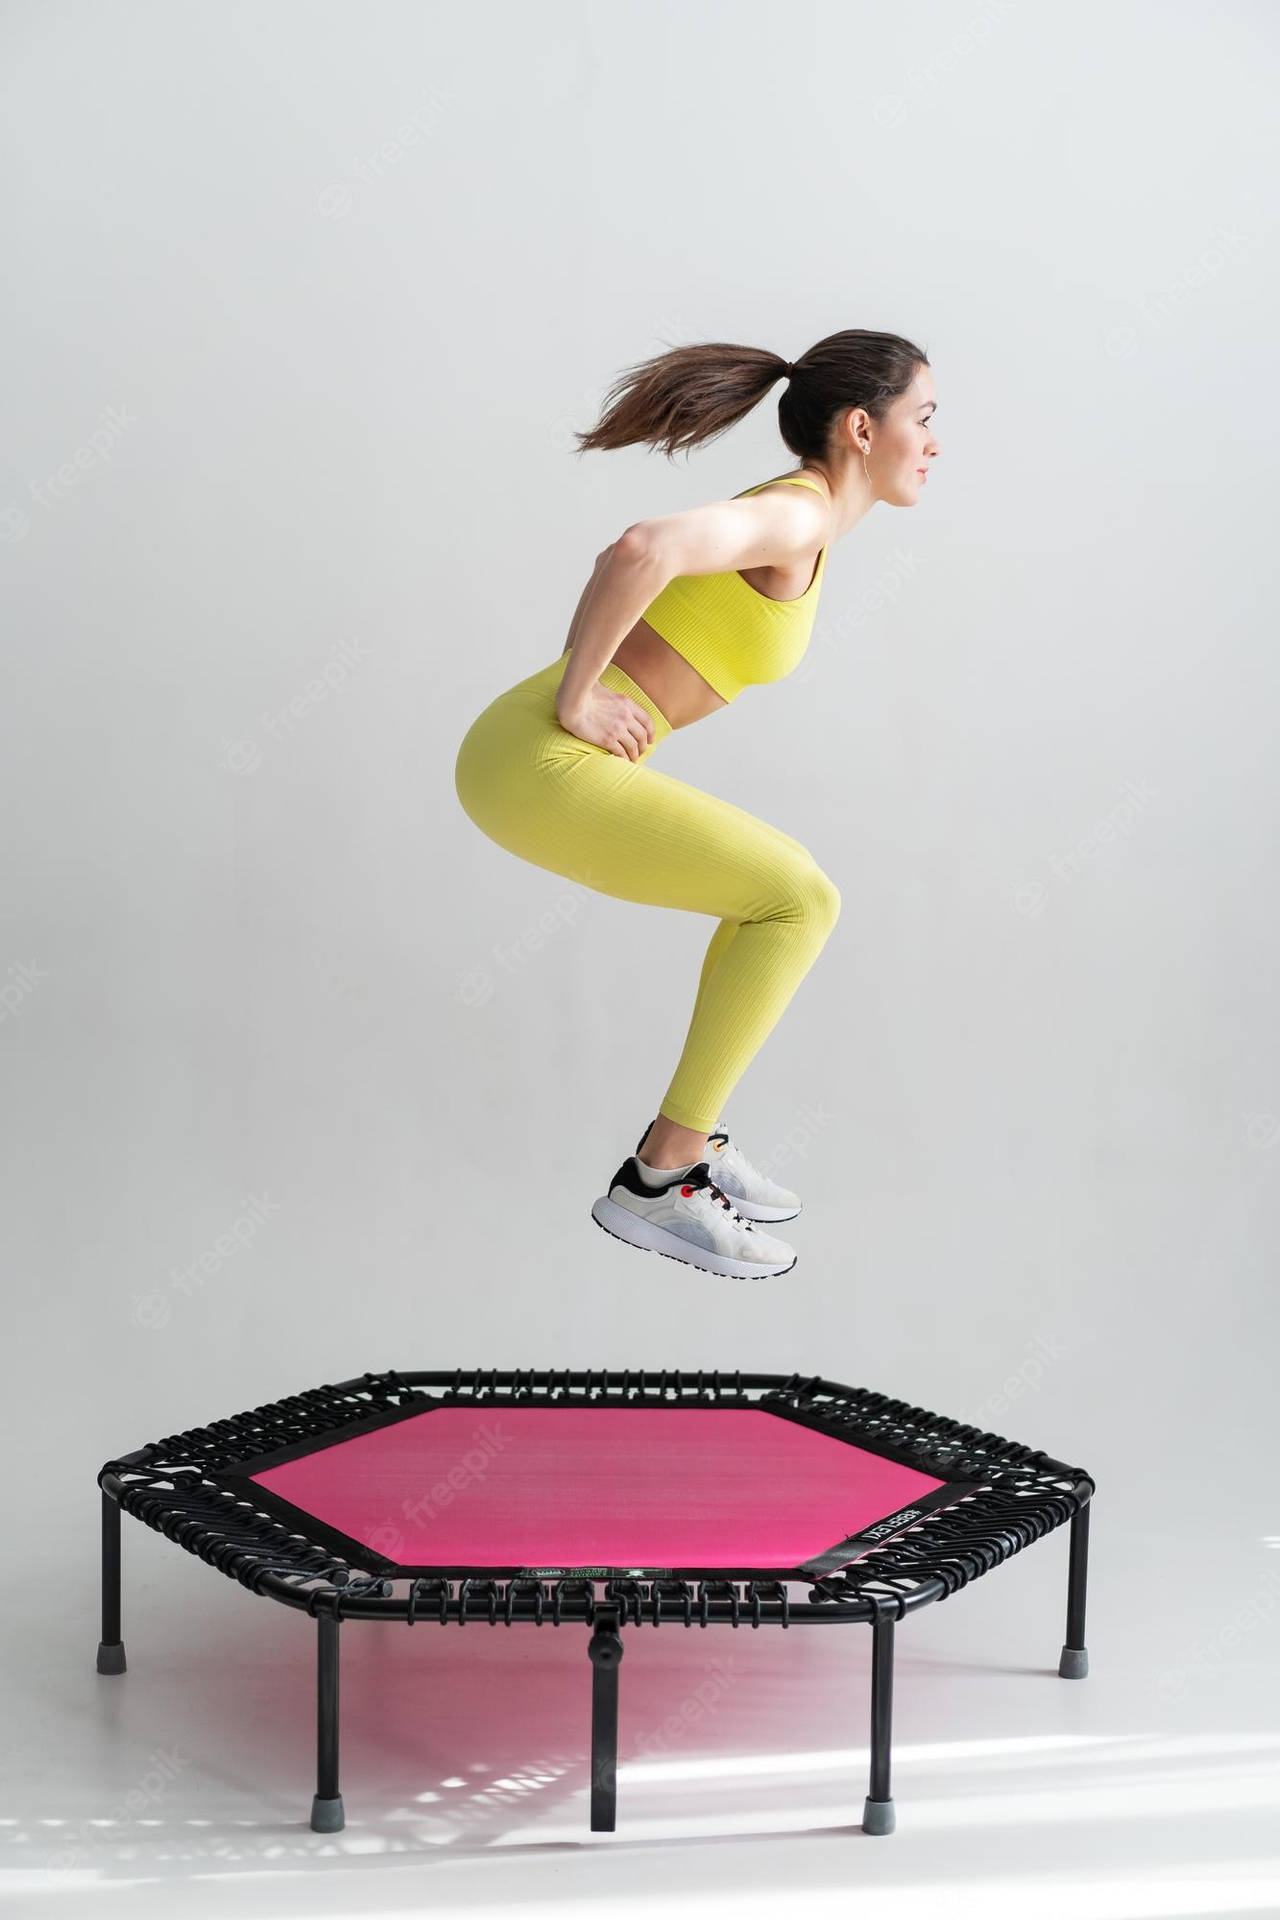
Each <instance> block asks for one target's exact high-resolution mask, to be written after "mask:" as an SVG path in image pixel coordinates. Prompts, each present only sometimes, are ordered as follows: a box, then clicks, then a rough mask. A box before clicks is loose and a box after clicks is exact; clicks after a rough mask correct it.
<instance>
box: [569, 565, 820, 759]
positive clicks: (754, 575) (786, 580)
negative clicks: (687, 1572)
mask: <svg viewBox="0 0 1280 1920" xmlns="http://www.w3.org/2000/svg"><path fill="white" fill-rule="evenodd" d="M816 566H817V561H816V560H813V561H810V562H809V563H808V565H807V567H806V569H805V572H804V576H803V578H799V577H798V570H797V572H796V573H788V572H786V571H785V570H783V569H780V568H778V567H748V568H747V569H746V570H745V571H744V572H743V573H742V578H743V579H744V580H745V581H746V583H747V585H748V586H749V587H752V588H754V590H755V591H756V592H757V593H758V594H760V595H762V596H763V598H764V599H766V600H793V599H796V598H798V597H799V595H801V594H802V593H804V592H805V590H806V588H807V587H808V586H809V583H810V581H811V580H812V579H813V575H814V569H815V567H816ZM765 581H768V583H769V588H770V591H768V592H766V590H765V586H764V582H765ZM561 651H562V652H563V653H568V651H569V649H568V646H565V647H563V648H562V649H561ZM613 658H614V660H615V661H616V662H617V664H618V665H619V666H620V667H621V668H622V671H623V672H624V673H625V674H626V675H627V677H628V679H630V680H634V681H635V683H636V685H637V686H638V687H639V688H640V689H641V691H642V692H644V693H647V694H648V696H649V698H650V699H651V700H652V701H653V704H654V706H655V707H656V708H657V709H658V712H659V713H661V714H663V715H665V717H666V719H667V720H668V721H669V722H670V723H671V728H672V731H673V732H674V731H675V729H676V728H678V727H687V726H689V725H690V723H691V722H692V721H694V720H705V718H706V717H707V715H708V714H709V713H714V712H715V710H716V708H717V707H727V706H728V704H729V702H728V701H727V700H725V699H723V698H722V696H721V695H720V694H718V693H717V692H716V690H715V688H714V687H712V686H709V685H708V684H707V682H706V681H705V680H704V679H703V677H702V675H701V674H700V673H699V672H698V670H697V668H696V667H691V666H690V665H689V662H688V661H687V660H686V659H685V658H684V656H683V654H679V653H677V652H676V650H675V648H674V647H673V646H671V645H670V643H669V642H668V641H666V640H664V639H663V637H662V635H661V634H660V633H656V632H655V631H654V629H653V628H652V627H651V626H650V625H649V622H648V621H647V620H644V619H641V620H637V621H636V623H635V625H634V627H632V629H631V631H630V633H627V634H624V635H623V637H622V641H621V643H620V644H619V646H618V647H617V649H616V650H615V652H614V654H613Z"/></svg>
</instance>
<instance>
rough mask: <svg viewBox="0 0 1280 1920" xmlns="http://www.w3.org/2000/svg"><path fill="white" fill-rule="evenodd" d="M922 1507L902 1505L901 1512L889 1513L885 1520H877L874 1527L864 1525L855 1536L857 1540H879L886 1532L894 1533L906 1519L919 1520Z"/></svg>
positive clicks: (922, 1510)
mask: <svg viewBox="0 0 1280 1920" xmlns="http://www.w3.org/2000/svg"><path fill="white" fill-rule="evenodd" d="M923 1512H924V1509H923V1508H922V1507H904V1508H903V1509H902V1512H901V1513H891V1514H890V1515H889V1518H888V1519H887V1520H877V1521H876V1523H875V1525H874V1527H864V1528H863V1529H862V1532H861V1533H860V1534H858V1535H857V1536H856V1538H857V1539H859V1540H879V1539H881V1538H882V1536H883V1535H884V1534H886V1533H895V1532H896V1531H897V1529H898V1528H899V1527H905V1525H906V1524H907V1521H908V1520H919V1519H920V1518H921V1517H922V1515H923Z"/></svg>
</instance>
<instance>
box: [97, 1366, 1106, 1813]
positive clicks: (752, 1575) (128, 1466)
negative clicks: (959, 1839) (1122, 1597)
mask: <svg viewBox="0 0 1280 1920" xmlns="http://www.w3.org/2000/svg"><path fill="white" fill-rule="evenodd" d="M432 1406H441V1407H446V1406H452V1407H457V1406H470V1407H476V1408H481V1409H485V1408H488V1409H497V1408H501V1407H538V1406H544V1407H545V1406H576V1407H580V1406H598V1407H603V1406H667V1407H670V1406H680V1407H713V1408H724V1407H748V1408H756V1409H762V1410H764V1411H767V1412H770V1413H775V1414H778V1415H779V1416H781V1417H783V1418H787V1419H793V1420H797V1421H799V1422H800V1423H801V1424H803V1425H805V1426H809V1427H812V1428H814V1429H816V1430H817V1431H819V1432H821V1433H824V1434H827V1435H829V1436H830V1437H831V1438H833V1439H837V1440H846V1441H851V1442H853V1443H854V1444H855V1445H859V1446H864V1447H867V1448H870V1449H871V1450H872V1451H874V1452H876V1453H879V1454H882V1455H884V1456H885V1457H887V1458H890V1459H894V1460H897V1461H899V1462H901V1463H903V1464H905V1465H908V1466H911V1467H915V1468H917V1469H918V1470H919V1471H921V1472H924V1473H927V1474H931V1475H933V1476H935V1477H936V1478H939V1479H942V1480H945V1481H946V1482H948V1487H947V1488H946V1489H939V1490H938V1492H937V1493H936V1494H934V1495H932V1496H930V1497H929V1498H928V1499H926V1500H923V1501H919V1502H916V1503H914V1505H913V1506H912V1507H911V1508H909V1509H903V1510H902V1511H901V1512H900V1513H899V1514H895V1515H890V1516H888V1517H887V1518H886V1520H884V1521H880V1522H877V1523H876V1525H875V1527H874V1528H872V1529H868V1530H866V1532H864V1533H863V1534H859V1535H854V1536H850V1538H849V1539H848V1540H846V1541H844V1542H841V1543H838V1544H837V1545H835V1546H833V1547H832V1548H831V1549H830V1550H829V1551H828V1552H825V1553H823V1554H820V1555H818V1556H816V1557H815V1558H814V1559H811V1560H810V1561H808V1562H806V1563H805V1564H804V1565H802V1566H798V1567H795V1568H787V1569H777V1568H772V1569H768V1570H766V1571H761V1570H759V1569H750V1568H744V1569H725V1568H714V1569H708V1568H696V1567H693V1568H688V1567H686V1568H672V1569H652V1570H646V1571H645V1572H644V1573H643V1574H641V1575H639V1576H637V1574H636V1570H634V1569H632V1570H630V1571H622V1570H617V1569H607V1568H592V1569H589V1570H586V1571H583V1570H574V1571H572V1572H566V1573H564V1574H562V1575H555V1576H552V1575H549V1574H546V1573H536V1574H535V1573H529V1572H524V1571H519V1570H514V1569H500V1570H494V1569H486V1570H485V1571H484V1572H483V1573H477V1572H474V1571H472V1572H467V1571H466V1570H464V1569H459V1568H446V1569H432V1570H431V1571H429V1572H418V1571H412V1570H410V1571H406V1570H405V1569H404V1568H403V1567H401V1566H399V1565H398V1563H397V1562H395V1561H394V1560H391V1559H388V1558H386V1557H385V1556H384V1555H382V1554H380V1553H377V1552H374V1551H372V1550H371V1549H370V1548H368V1547H366V1546H364V1545H363V1544H361V1543H359V1542H357V1541H354V1540H351V1539H349V1538H348V1537H347V1536H345V1535H343V1534H340V1533H337V1532H335V1531H334V1529H332V1528H331V1527H328V1526H327V1525H325V1524H324V1523H322V1522H320V1521H318V1520H317V1519H315V1518H314V1517H313V1516H310V1515H302V1514H301V1513H300V1511H299V1509H297V1508H295V1507H293V1506H292V1505H291V1504H290V1503H289V1502H287V1501H285V1500H282V1499H280V1498H278V1497H277V1496H276V1495H274V1494H271V1493H270V1492H268V1490H267V1489H265V1488H263V1487H261V1486H259V1485H257V1484H256V1483H255V1482H254V1481H253V1480H252V1479H251V1478H250V1475H251V1474H253V1473H254V1472H259V1471H262V1470H263V1469H264V1468H265V1467H267V1466H271V1465H276V1464H279V1463H280V1462H281V1461H283V1460H286V1459H296V1458H297V1457H299V1456H300V1455H301V1454H304V1453H308V1452H311V1451H314V1450H316V1449H318V1448H321V1447H324V1446H326V1445H331V1444H333V1443H334V1442H335V1441H336V1440H338V1439H344V1438H347V1437H349V1436H351V1435H353V1434H356V1433H360V1432H364V1431H368V1430H370V1429H371V1428H372V1427H376V1426H381V1425H385V1424H388V1423H389V1422H391V1421H394V1420H397V1419H402V1418H405V1417H407V1416H408V1415H410V1414H413V1413H419V1412H422V1411H424V1410H425V1409H426V1408H428V1407H432ZM98 1485H99V1487H100V1488H101V1490H102V1638H101V1641H100V1642H99V1645H98V1658H97V1670H98V1672H99V1673H100V1674H107V1675H111V1674H121V1673H123V1672H124V1671H125V1652H124V1643H123V1640H122V1638H121V1631H120V1571H121V1569H120V1513H121V1510H122V1509H124V1510H126V1511H127V1512H129V1513H131V1514H133V1515H134V1516H135V1518H137V1519H139V1520H142V1521H143V1522H144V1523H145V1524H146V1525H147V1526H149V1527H151V1528H153V1529H154V1530H155V1531H156V1532H159V1533H163V1534H164V1535H165V1536H166V1537H167V1538H168V1539H170V1540H174V1541H176V1542H177V1544H178V1545H179V1546H182V1547H184V1548H185V1549H186V1550H187V1552H188V1553H193V1554H197V1555H198V1556H199V1557H200V1558H201V1559H202V1560H205V1561H207V1562H208V1563H209V1564H210V1565H211V1566H215V1567H217V1568H218V1569H219V1571H220V1572H222V1573H225V1574H226V1575H227V1576H228V1578H230V1579H235V1580H238V1581H239V1582H240V1583H241V1585H242V1586H246V1587H248V1588H250V1589H251V1591H252V1592H254V1593H258V1594H262V1595H265V1596H266V1597H268V1598H270V1599H273V1600H278V1601H280V1602H281V1603H282V1604H284V1605H286V1606H290V1607H295V1608H299V1609H302V1610H305V1611H306V1612H307V1613H309V1614H311V1616H312V1617H313V1618H314V1619H315V1621H316V1625H317V1780H316V1792H315V1796H314V1798H313V1801H312V1808H311V1826H312V1828H313V1829H314V1830H315V1831H317V1832H325V1833H333V1832H337V1831H339V1830H340V1829H341V1828H342V1827H343V1825H344V1824H345V1814H344V1809H343V1802H342V1796H341V1794H340V1792H339V1787H338V1648H339V1627H340V1625H341V1623H342V1621H343V1620H351V1619H395V1620H404V1621H405V1622H406V1623H407V1624H408V1625H410V1626H413V1625H415V1624H417V1623H420V1622H426V1621H434V1622H437V1623H439V1624H441V1625H445V1624H447V1623H449V1622H450V1621H454V1622H456V1623H457V1624H458V1625H459V1626H463V1625H466V1624H467V1623H468V1622H470V1621H480V1622H485V1623H487V1624H488V1625H490V1626H498V1625H502V1626H513V1625H515V1624H516V1623H517V1622H532V1623H533V1624H534V1625H535V1626H546V1625H550V1626H561V1625H564V1624H567V1623H569V1622H577V1621H581V1622H582V1623H583V1624H585V1625H586V1626H588V1627H589V1628H590V1629H591V1633H590V1639H589V1642H588V1653H589V1656H590V1660H591V1666H592V1681H591V1776H590V1789H591V1803H590V1804H591V1814H590V1818H591V1829H592V1831H593V1832H612V1831H613V1830H614V1828H615V1825H616V1808H617V1793H616V1767H617V1738H618V1666H619V1663H620V1661H621V1659H622V1654H623V1629H624V1628H629V1627H639V1626H642V1625H646V1624H647V1625H651V1626H654V1627H657V1626H659V1625H662V1624H665V1623H668V1622H670V1623H672V1624H678V1625H682V1626H685V1627H690V1626H694V1625H697V1626H699V1627H706V1626H708V1625H710V1624H711V1623H712V1622H713V1621H714V1622H727V1623H728V1624H729V1625H730V1626H732V1627H739V1626H742V1625H744V1624H745V1625H750V1626H751V1627H753V1628H758V1627H760V1626H761V1625H769V1624H777V1625H780V1626H782V1627H789V1626H793V1625H800V1624H802V1623H805V1622H822V1621H860V1622H863V1623H869V1624H870V1626H871V1629H872V1650H871V1769H870V1773H871V1777H870V1783H869V1791H868V1794H867V1797H866V1800H865V1802H864V1807H863V1819H862V1828H863V1831H864V1832H866V1833H873V1834H887V1833H891V1832H892V1831H893V1829H894V1824H895V1811H894V1803H893V1798H892V1794H891V1790H890V1740H891V1715H892V1693H893V1651H894V1626H895V1624H896V1622H897V1621H898V1620H901V1619H903V1618H904V1617H905V1616H906V1615H907V1614H908V1613H913V1612H915V1611H916V1610H917V1609H918V1608H920V1607H922V1606H927V1605H929V1604H930V1603H931V1602H933V1601H937V1600H945V1599H949V1598H950V1596H951V1595H952V1594H953V1593H955V1592H957V1591H958V1589H959V1588H961V1587H963V1586H966V1585H968V1584H969V1582H971V1581H973V1580H976V1579H978V1578H980V1577H981V1576H982V1575H983V1574H984V1573H989V1572H990V1571H991V1570H992V1569H993V1568H994V1567H997V1566H999V1565H1001V1564H1002V1563H1003V1562H1004V1561H1006V1560H1008V1559H1011V1558H1012V1557H1013V1555H1014V1554H1015V1553H1019V1552H1021V1551H1022V1550H1023V1548H1024V1547H1027V1546H1030V1545H1031V1544H1032V1543H1033V1542H1034V1541H1036V1540H1038V1539H1041V1538H1042V1537H1043V1536H1044V1535H1045V1534H1047V1533H1050V1532H1052V1531H1053V1529H1054V1528H1056V1527H1059V1526H1062V1525H1063V1524H1064V1523H1066V1522H1067V1521H1070V1523H1071V1539H1070V1552H1069V1564H1068V1577H1067V1623H1066V1638H1065V1641H1064V1644H1063V1647H1062V1650H1061V1654H1060V1656H1059V1661H1058V1673H1059V1675H1061V1677H1063V1678H1064V1679H1083V1678H1084V1677H1085V1675H1086V1674H1087V1673H1088V1653H1087V1651H1086V1648H1085V1639H1084V1625H1085V1595H1086V1586H1087V1576H1088V1546H1089V1503H1090V1501H1091V1499H1092V1496H1093V1492H1094V1487H1095V1482H1094V1479H1093V1477H1092V1475H1090V1474H1088V1473H1086V1472H1085V1470H1084V1469H1083V1468H1081V1467H1071V1466H1066V1465H1064V1463H1063V1462H1062V1461H1060V1460H1055V1459H1052V1458H1050V1456H1049V1455H1048V1454H1045V1453H1042V1452H1037V1451H1033V1450H1032V1449H1031V1448H1028V1447H1025V1446H1023V1445H1021V1444H1020V1443H1019V1442H1017V1441H1014V1440H1009V1439H1006V1438H1005V1437H1004V1436H1003V1435H1000V1434H996V1433H986V1432H983V1431H982V1430H981V1429H979V1428H977V1427H973V1426H965V1425H962V1424H961V1423H959V1422H957V1421H954V1420H950V1419H947V1418H945V1417H944V1416H942V1415H940V1414H936V1413H932V1412H930V1411H928V1410H927V1409H925V1408H922V1407H914V1406H910V1405H908V1404H907V1403H906V1402H905V1401H901V1400H893V1399H890V1398H888V1397H887V1396H886V1395H884V1394H880V1393H875V1392H872V1391H870V1390H869V1389H867V1388H862V1387H849V1386H844V1385H842V1384H841V1383H840V1382H838V1381H831V1380H825V1379H823V1378H821V1377H820V1376H817V1375H814V1376H805V1375H800V1374H790V1375H787V1374H763V1373H742V1372H740V1371H739V1372H733V1373H724V1372H704V1371H697V1372H695V1371H688V1370H685V1371H641V1372H630V1371H628V1372H621V1373H618V1372H592V1371H587V1372H571V1371H563V1372H562V1371H558V1370H553V1371H524V1370H519V1369H517V1370H516V1371H514V1372H504V1371H500V1370H487V1369H486V1370H474V1371H472V1370H464V1369H457V1370H453V1371H443V1372H419V1373H398V1372H396V1371H395V1370H394V1369H392V1370H388V1371H386V1372H383V1373H365V1374H361V1375H360V1376H359V1377H357V1378H354V1379H351V1380H345V1381H342V1382H340V1383H339V1384H338V1385H336V1386H330V1385H326V1386H320V1387H313V1388H309V1389H307V1390H306V1391H305V1392H302V1393H298V1394H292V1395H290V1396H288V1397H287V1398H286V1399H283V1400H279V1401H273V1402H270V1403H269V1404H267V1405H265V1406H261V1407H255V1408H253V1409H251V1410H249V1411H247V1412H244V1413H239V1414H236V1415H234V1416H232V1417H231V1418H229V1419H225V1420H217V1421H214V1422H212V1423H211V1424H210V1425H209V1426H207V1427H195V1428H189V1429H187V1430H186V1431H185V1432H182V1433H177V1434H171V1435H170V1436H168V1438H166V1439H164V1440H158V1441H153V1442H151V1443H150V1444H149V1445H147V1446H145V1447H141V1448H139V1449H137V1451H136V1452H133V1453H129V1454H122V1455H120V1456H118V1457H117V1458H115V1459H112V1460H108V1461H107V1462H106V1464H105V1465H104V1466H103V1467H102V1468H101V1469H100V1471H99V1473H98ZM944 1502H945V1503H947V1504H943V1503H944ZM300 1521H305V1531H304V1530H303V1529H302V1527H301V1526H300V1524H299V1522H300ZM895 1523H896V1524H895ZM872 1534H875V1535H876V1538H874V1539H871V1538H870V1536H871V1535H872ZM850 1552H856V1554H857V1556H858V1557H856V1558H855V1559H853V1560H852V1561H851V1562H850V1561H849V1560H848V1554H849V1553H850ZM796 1585H799V1586H802V1587H804V1588H806V1589H807V1592H808V1597H807V1598H804V1599H799V1600H797V1599H794V1598H792V1596H791V1594H790V1592H789V1588H790V1587H792V1586H796Z"/></svg>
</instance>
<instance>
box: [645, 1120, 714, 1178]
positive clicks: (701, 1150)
mask: <svg viewBox="0 0 1280 1920" xmlns="http://www.w3.org/2000/svg"><path fill="white" fill-rule="evenodd" d="M707 1137H708V1135H707V1134H706V1133H698V1132H697V1131H696V1130H695V1129H694V1128H693V1127H682V1126H678V1125H677V1123H676V1122H675V1121H674V1120H668V1119H667V1118H666V1117H665V1115H663V1114H659V1115H658V1117H657V1118H656V1120H654V1122H653V1124H652V1126H651V1127H650V1128H649V1131H648V1134H647V1135H646V1137H645V1143H644V1146H643V1148H642V1149H641V1151H640V1153H639V1154H638V1155H637V1158H638V1159H640V1160H642V1161H643V1162H644V1164H645V1166H646V1167H691V1166H693V1165H694V1164H695V1163H696V1162H697V1161H699V1160H701V1159H702V1158H703V1157H704V1155H705V1153H706V1148H707Z"/></svg>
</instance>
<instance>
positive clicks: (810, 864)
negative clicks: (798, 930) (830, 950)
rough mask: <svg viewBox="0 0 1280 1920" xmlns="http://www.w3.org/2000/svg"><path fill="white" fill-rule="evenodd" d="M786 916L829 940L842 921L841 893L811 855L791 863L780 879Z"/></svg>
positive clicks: (779, 897)
mask: <svg viewBox="0 0 1280 1920" xmlns="http://www.w3.org/2000/svg"><path fill="white" fill-rule="evenodd" d="M779 882H780V883H779V888H778V900H779V906H780V907H781V910H782V916H783V917H784V918H787V919H794V920H800V921H803V922H804V924H805V925H806V926H809V927H812V928H814V929H815V931H816V932H818V933H820V934H821V936H822V938H823V939H825V938H826V936H827V935H828V934H829V933H830V931H831V929H832V927H834V926H835V923H836V921H837V920H838V919H839V918H840V890H839V888H838V887H837V886H836V883H835V881H834V880H833V879H832V878H831V876H830V874H828V873H824V872H823V870H822V868H821V867H820V866H819V865H818V863H817V861H816V860H814V858H813V856H812V855H811V854H809V853H807V852H804V853H803V857H802V858H801V857H797V858H796V859H795V860H794V861H790V862H788V863H787V866H786V870H785V873H783V874H782V875H780V876H779Z"/></svg>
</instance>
